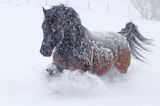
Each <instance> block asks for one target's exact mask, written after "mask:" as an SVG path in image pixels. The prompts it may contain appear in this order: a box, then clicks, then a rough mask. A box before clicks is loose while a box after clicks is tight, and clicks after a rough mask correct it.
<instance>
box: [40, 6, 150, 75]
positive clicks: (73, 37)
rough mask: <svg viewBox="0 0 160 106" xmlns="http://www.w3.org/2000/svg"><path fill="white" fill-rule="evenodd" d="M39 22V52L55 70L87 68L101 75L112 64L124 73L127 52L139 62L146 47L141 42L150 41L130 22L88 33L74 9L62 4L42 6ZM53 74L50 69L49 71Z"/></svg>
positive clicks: (125, 70) (147, 42)
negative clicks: (117, 29)
mask: <svg viewBox="0 0 160 106" xmlns="http://www.w3.org/2000/svg"><path fill="white" fill-rule="evenodd" d="M43 12H44V17H45V18H44V22H43V24H42V29H43V35H44V39H43V41H42V45H41V49H40V52H41V54H42V55H43V56H51V55H52V52H53V49H54V48H55V49H54V52H53V63H52V64H54V65H55V66H56V68H57V71H59V72H62V71H63V70H64V69H70V70H75V69H79V70H82V71H90V72H91V73H96V74H97V75H103V74H104V73H106V72H107V71H109V70H110V69H111V68H113V67H116V68H117V69H118V70H119V71H120V72H121V73H126V72H127V70H128V67H129V65H130V60H131V54H132V55H133V56H134V57H135V58H137V59H138V60H140V61H143V60H144V58H143V56H142V55H141V53H140V52H139V51H141V50H147V49H146V48H145V47H144V45H145V44H151V40H150V39H147V38H145V37H143V36H142V35H141V34H140V33H139V31H138V29H137V27H136V25H135V24H134V23H132V22H129V23H127V24H126V27H125V28H124V29H122V30H121V31H120V32H118V33H113V32H104V33H98V32H89V31H88V30H87V29H86V28H85V27H84V26H83V25H82V24H81V20H80V18H79V15H78V14H77V12H76V11H75V10H74V9H73V8H71V7H66V6H64V5H63V4H61V5H58V6H53V7H52V8H51V9H49V10H46V9H44V8H43ZM49 73H50V74H53V71H52V70H50V71H49Z"/></svg>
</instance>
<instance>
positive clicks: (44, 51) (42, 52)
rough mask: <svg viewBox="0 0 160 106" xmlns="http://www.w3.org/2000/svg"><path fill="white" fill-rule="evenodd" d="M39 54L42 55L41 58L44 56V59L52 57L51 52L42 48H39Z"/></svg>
mask: <svg viewBox="0 0 160 106" xmlns="http://www.w3.org/2000/svg"><path fill="white" fill-rule="evenodd" d="M40 53H41V54H42V55H43V56H46V57H49V56H51V55H52V51H51V50H45V49H44V48H41V49H40Z"/></svg>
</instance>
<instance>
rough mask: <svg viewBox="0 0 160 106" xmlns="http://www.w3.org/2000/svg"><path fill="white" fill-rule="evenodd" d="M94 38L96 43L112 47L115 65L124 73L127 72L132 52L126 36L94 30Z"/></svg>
mask: <svg viewBox="0 0 160 106" xmlns="http://www.w3.org/2000/svg"><path fill="white" fill-rule="evenodd" d="M92 40H93V41H94V42H96V43H95V44H96V45H100V46H102V47H104V48H108V49H110V50H111V52H112V54H113V56H114V58H113V59H114V62H113V64H114V65H113V66H115V67H116V68H117V69H118V70H119V71H120V72H122V73H126V72H127V70H128V66H129V64H130V58H131V54H130V49H129V44H128V42H127V40H126V37H124V36H122V35H120V34H119V33H113V32H92ZM110 62H111V61H110Z"/></svg>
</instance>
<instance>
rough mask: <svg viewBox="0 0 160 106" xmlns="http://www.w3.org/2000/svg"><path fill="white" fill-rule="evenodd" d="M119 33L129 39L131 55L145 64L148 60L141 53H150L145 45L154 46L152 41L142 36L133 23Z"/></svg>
mask: <svg viewBox="0 0 160 106" xmlns="http://www.w3.org/2000/svg"><path fill="white" fill-rule="evenodd" d="M118 33H120V34H121V35H123V36H125V37H126V38H127V41H128V43H129V46H130V51H131V54H132V55H133V56H134V57H135V58H136V59H138V60H139V61H142V62H145V61H144V60H145V59H146V58H144V57H143V56H142V54H141V52H143V51H149V50H148V49H147V48H146V47H145V45H146V44H147V45H152V39H148V38H145V37H144V36H142V35H141V34H140V32H139V31H138V28H137V26H136V25H135V24H134V23H132V22H129V23H127V24H126V27H125V28H123V29H122V30H121V31H120V32H118Z"/></svg>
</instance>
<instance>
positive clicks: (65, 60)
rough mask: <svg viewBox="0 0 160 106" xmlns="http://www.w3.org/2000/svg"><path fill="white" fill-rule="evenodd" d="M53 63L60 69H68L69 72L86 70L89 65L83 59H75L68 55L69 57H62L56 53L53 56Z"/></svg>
mask: <svg viewBox="0 0 160 106" xmlns="http://www.w3.org/2000/svg"><path fill="white" fill-rule="evenodd" d="M53 63H54V64H55V65H57V66H59V67H61V69H69V70H75V69H80V70H88V69H89V65H88V62H87V61H86V60H84V59H81V58H79V57H76V56H74V55H70V56H69V57H64V56H62V55H60V54H58V53H55V54H54V55H53Z"/></svg>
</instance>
